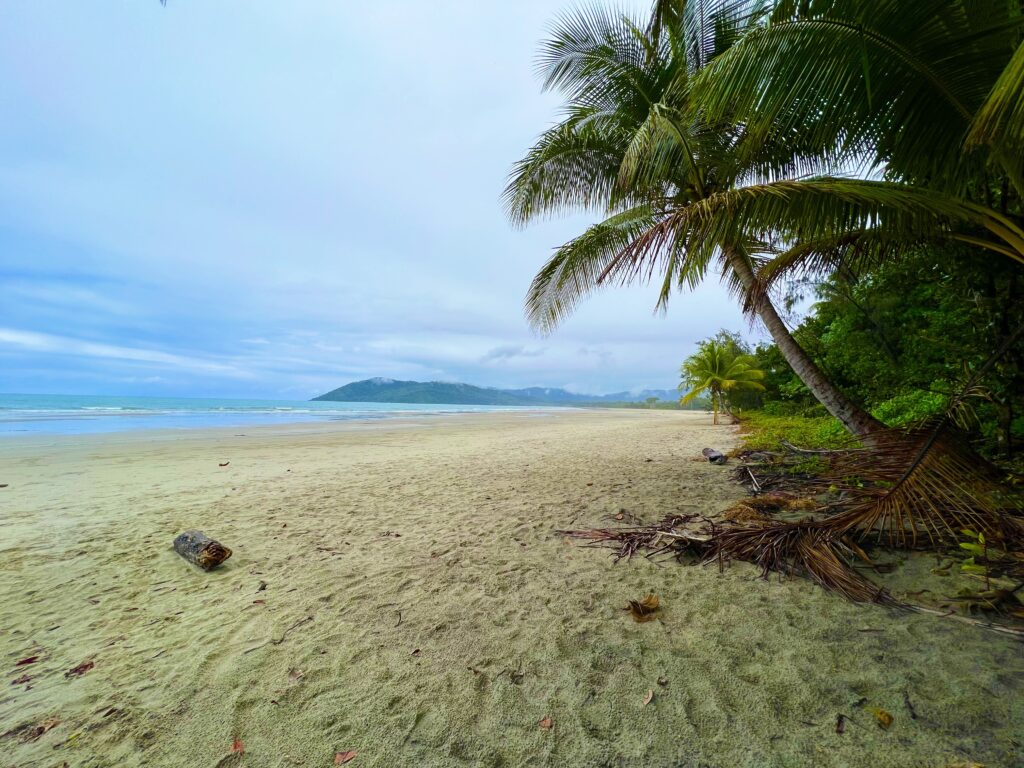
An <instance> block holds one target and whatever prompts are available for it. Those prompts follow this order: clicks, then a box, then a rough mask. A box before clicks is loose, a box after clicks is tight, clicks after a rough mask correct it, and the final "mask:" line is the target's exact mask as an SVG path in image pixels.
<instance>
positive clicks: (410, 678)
mask: <svg viewBox="0 0 1024 768" xmlns="http://www.w3.org/2000/svg"><path fill="white" fill-rule="evenodd" d="M243 433H244V434H243ZM735 440H736V436H735V434H734V428H731V427H713V426H711V419H710V416H705V415H703V414H691V413H683V412H666V411H638V410H630V411H625V410H623V411H597V410H595V411H579V412H571V411H564V412H547V413H514V414H507V413H506V414H483V415H466V416H445V417H434V418H419V419H408V420H396V421H391V422H375V423H370V422H355V423H348V424H344V425H330V424H327V425H321V426H315V427H312V426H308V425H306V426H303V427H302V428H286V427H275V428H256V429H253V428H249V429H245V430H230V429H228V430H216V431H196V432H188V433H184V432H181V433H179V432H158V433H140V434H130V435H95V436H81V437H75V438H43V437H39V438H33V439H11V440H6V441H4V442H2V443H0V484H6V487H3V488H0V664H2V665H3V669H4V673H5V675H6V679H5V681H4V685H3V688H2V692H0V733H3V734H5V735H4V736H2V737H0V765H2V766H5V767H6V766H17V768H28V767H29V766H45V767H46V768H52V767H53V766H61V765H67V766H89V768H99V767H100V766H111V767H112V766H143V765H144V766H209V767H211V768H212V767H213V766H222V767H223V766H234V765H237V766H329V765H333V764H335V756H336V754H338V753H345V752H348V751H350V750H352V751H355V752H357V753H358V754H357V756H356V757H355V758H354V759H353V760H352V761H351V763H350V764H351V765H352V766H355V767H356V768H362V767H363V766H367V767H369V766H388V767H389V768H394V767H396V766H521V765H529V766H581V767H582V766H650V767H657V766H708V767H718V766H722V767H723V768H725V767H731V766H758V767H764V766H787V767H790V766H793V767H796V766H819V767H820V766H836V767H838V766H850V767H853V768H859V767H861V766H864V767H865V768H866V767H867V766H871V767H872V768H884V767H885V766H894V767H895V766H900V767H906V766H922V767H928V768H931V767H932V766H934V767H935V768H947V767H948V766H952V765H956V764H970V763H972V762H975V763H980V764H982V765H985V766H988V767H989V768H994V767H995V766H1013V765H1020V764H1024V747H1022V746H1021V743H1022V742H1024V736H1022V734H1024V696H1022V695H1021V691H1022V690H1024V655H1022V647H1024V646H1022V645H1021V644H1020V643H1018V642H1016V641H1014V640H1013V639H1011V638H1007V637H1001V636H998V635H995V634H993V633H991V632H986V631H984V630H981V629H978V628H975V627H970V626H965V625H963V624H959V623H956V622H952V621H945V620H942V619H940V618H937V617H932V616H924V615H904V614H899V613H896V612H894V611H892V610H890V609H885V608H881V607H877V606H865V605H852V604H850V603H847V602H844V601H843V600H842V599H840V598H838V597H836V596H834V595H831V594H828V593H826V592H824V591H823V590H821V589H819V588H817V587H815V586H813V585H811V584H810V583H808V582H805V581H802V580H793V579H791V580H786V581H779V580H776V579H772V580H770V581H768V580H764V579H761V578H760V577H759V574H758V572H757V571H756V570H755V569H754V568H752V567H750V566H746V565H742V564H741V565H735V566H733V567H731V568H729V569H728V570H726V571H725V572H724V573H719V571H718V569H717V568H714V567H683V566H680V565H677V564H676V563H674V562H673V561H658V562H652V561H650V560H647V559H644V558H635V559H634V560H632V561H629V562H622V563H619V564H618V565H615V566H613V564H612V560H611V557H610V556H609V554H608V552H607V551H606V550H601V549H593V548H586V547H583V546H581V545H580V544H579V543H578V542H573V541H569V540H566V539H565V538H563V537H561V536H559V535H557V534H556V533H555V531H556V530H557V529H562V528H568V527H576V528H585V527H592V526H600V525H609V524H613V523H614V520H613V519H612V518H613V517H614V516H615V515H617V514H619V513H620V512H622V513H623V514H625V515H633V516H635V517H636V518H638V519H640V520H642V521H644V522H653V521H655V520H657V519H659V518H661V517H662V516H664V515H665V514H668V513H671V512H674V511H691V512H692V511H699V512H703V513H707V514H714V513H716V512H718V511H720V510H722V509H723V508H725V507H727V506H728V505H729V504H730V503H732V502H733V501H735V500H736V499H738V498H739V497H740V496H741V495H742V491H741V489H740V488H739V487H737V486H735V485H734V484H732V483H731V482H730V480H729V479H728V468H727V467H726V468H723V467H715V466H711V465H709V464H707V463H705V462H702V461H695V460H694V457H695V456H698V454H699V451H700V449H701V448H703V447H705V446H708V445H711V446H714V447H717V448H721V449H723V450H725V449H728V448H730V447H731V446H732V445H733V444H734V443H735ZM225 462H227V465H226V466H220V465H221V464H223V463H225ZM188 528H198V529H201V530H203V531H205V532H207V533H208V534H210V535H211V536H214V537H216V538H218V539H219V540H221V541H223V542H224V543H226V544H227V545H228V546H230V547H231V548H232V549H233V550H234V555H233V557H232V558H231V559H230V560H228V561H227V563H226V564H225V565H224V566H223V567H222V568H220V569H219V570H216V571H213V572H211V573H203V572H201V571H199V570H197V569H195V568H193V567H192V566H190V565H189V564H188V563H186V562H185V561H184V560H183V559H181V558H180V557H179V556H177V555H176V554H175V553H174V551H173V550H172V548H171V541H172V539H173V538H174V536H175V534H177V533H179V532H180V531H182V530H185V529H188ZM649 592H654V593H656V594H657V595H658V596H659V597H660V599H661V601H662V606H663V610H662V611H661V612H660V615H659V618H658V619H657V620H656V621H652V622H649V623H643V624H638V623H635V622H634V621H632V620H631V619H630V615H629V613H628V612H626V611H624V610H623V607H624V606H625V605H626V601H627V600H629V599H634V598H640V597H643V596H644V595H646V594H647V593H649ZM32 657H38V658H37V659H36V660H35V661H34V662H31V663H25V664H20V665H19V664H18V662H19V661H21V660H25V659H31V658H32ZM90 663H91V664H92V666H91V667H89V666H88V665H89V664H90ZM80 665H84V666H80ZM75 668H78V672H70V670H73V669H75ZM650 692H652V693H653V695H652V693H650ZM908 702H909V703H908ZM872 706H874V707H880V708H883V709H885V710H886V711H888V712H890V713H891V714H892V716H893V718H894V720H893V723H892V725H891V727H890V728H889V729H887V730H885V729H882V728H880V727H879V726H878V725H877V723H876V721H875V718H874V717H873V716H872V715H871V714H870V712H869V711H868V709H869V708H870V707H872ZM911 707H912V709H911ZM839 714H844V715H845V716H846V717H847V718H848V720H847V721H846V724H845V728H844V732H843V733H841V734H840V733H837V729H836V721H837V716H838V715H839ZM33 728H35V729H36V730H35V731H33V730H32V729H33ZM40 731H42V732H40ZM236 739H237V740H238V742H239V743H240V744H241V745H242V746H243V747H244V752H240V751H235V752H232V751H231V750H232V745H233V743H235V740H236Z"/></svg>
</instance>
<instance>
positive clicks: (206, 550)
mask: <svg viewBox="0 0 1024 768" xmlns="http://www.w3.org/2000/svg"><path fill="white" fill-rule="evenodd" d="M174 551H175V552H177V553H178V554H179V555H181V556H182V557H184V558H185V559H186V560H188V561H189V562H190V563H192V564H193V565H197V566H199V567H200V568H202V569H203V570H204V571H209V570H211V569H213V568H216V567H217V566H218V565H220V564H221V563H223V562H224V561H225V560H227V559H228V558H229V557H231V550H230V549H228V548H227V547H225V546H224V545H223V544H221V543H220V542H219V541H216V540H214V539H211V538H210V537H209V536H207V535H206V534H205V533H203V532H202V531H185V532H184V533H179V534H178V535H177V537H175V539H174Z"/></svg>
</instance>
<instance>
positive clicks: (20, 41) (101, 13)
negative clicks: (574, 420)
mask: <svg viewBox="0 0 1024 768" xmlns="http://www.w3.org/2000/svg"><path fill="white" fill-rule="evenodd" d="M620 5H621V4H620ZM647 6H648V3H647V2H645V1H644V2H640V1H639V0H637V1H636V2H633V3H632V5H630V4H628V3H627V4H626V5H625V6H624V7H633V8H636V9H637V11H638V12H643V11H644V10H645V9H646V8H647ZM571 7H572V6H571V4H570V3H563V2H552V1H551V0H548V1H547V2H543V1H541V0H537V1H531V0H517V2H515V3H480V2H470V1H469V0H466V1H465V2H459V1H457V0H437V1H436V2H430V3H424V2H414V1H413V0H377V1H375V2H366V1H365V0H364V1H363V2H356V1H355V0H295V2H287V3H282V2H272V1H271V0H245V1H243V0H232V1H229V0H168V3H167V5H166V7H165V6H161V4H160V3H159V2H158V1H157V0H151V1H147V0H131V1H130V2H129V1H128V0H90V2H88V3H84V2H77V1H76V0H64V1H63V2H60V1H59V0H5V2H3V3H2V4H0V109H2V111H3V114H4V115H5V116H6V118H7V119H5V120H3V121H0V288H2V292H0V392H23V393H67V394H120V395H155V396H205V397H267V398H285V399H304V398H308V397H312V396H314V395H316V394H319V393H322V392H325V391H327V390H330V389H333V388H335V387H337V386H340V385H342V384H345V383H347V382H349V381H354V380H358V379H364V378H369V377H372V376H384V377H390V378H398V379H415V380H420V381H423V380H443V381H465V382H469V383H472V384H477V385H482V386H498V387H520V386H552V387H565V388H568V389H571V390H573V391H577V392H583V393H593V394H598V393H606V392H615V391H621V390H634V391H635V390H638V389H642V388H657V389H663V388H672V387H674V386H675V385H676V384H677V383H678V380H679V373H678V371H679V366H680V364H681V362H682V360H683V359H684V358H685V357H686V356H687V355H688V354H690V353H691V352H692V351H693V349H694V345H695V342H696V341H698V340H700V339H702V338H704V337H706V336H709V335H711V334H713V333H714V332H716V331H717V330H718V329H719V328H723V327H724V328H729V329H732V330H737V331H741V332H743V333H745V334H747V335H749V336H751V337H757V336H758V333H757V330H756V329H752V328H751V326H750V325H749V323H748V322H747V321H746V320H745V319H744V318H743V317H742V316H741V314H740V312H739V310H738V309H737V307H736V304H735V302H734V301H733V300H732V299H730V298H729V297H728V295H727V294H726V292H725V290H724V288H722V287H721V286H720V285H718V284H717V283H715V281H713V280H712V281H710V282H709V284H708V285H706V286H703V287H702V288H701V289H699V290H698V291H696V292H693V293H688V294H683V295H676V296H674V297H673V299H672V300H671V302H670V305H669V308H668V312H667V313H666V314H664V315H659V314H655V312H654V302H655V298H656V286H652V285H647V286H636V287H631V288H627V289H623V288H619V287H614V288H609V289H607V290H606V291H603V292H601V293H600V294H599V295H596V296H595V297H593V298H592V299H590V300H589V301H588V302H586V304H585V305H584V306H582V307H581V308H580V309H579V310H578V311H577V313H576V314H575V315H574V316H573V317H571V318H570V319H569V320H568V321H566V322H565V323H564V324H563V325H562V326H561V327H560V328H559V329H558V330H556V331H555V332H554V333H553V334H551V335H549V336H546V337H542V336H539V335H537V334H536V333H534V332H533V331H531V329H530V328H529V326H528V324H527V322H526V320H525V318H524V315H523V311H522V303H523V297H524V295H525V293H526V290H527V287H528V286H529V283H530V280H531V278H532V277H533V275H534V273H535V272H536V270H537V269H538V268H539V267H540V265H541V264H542V263H543V262H544V261H545V260H546V259H547V258H548V257H549V255H550V254H551V252H552V250H553V248H555V247H557V246H558V245H559V244H561V243H563V242H565V241H566V240H568V239H570V238H571V237H573V236H574V235H575V234H577V233H579V232H580V231H582V229H583V228H585V227H586V226H587V225H588V224H589V223H590V222H591V221H592V220H593V217H592V216H589V215H582V214H574V215H570V216H567V217H563V218H558V219H554V220H551V221H545V222H541V223H538V224H534V225H531V226H530V227H528V228H526V229H518V228H515V227H513V226H511V225H510V224H509V222H508V220H507V218H506V216H505V213H504V211H503V209H502V205H501V192H502V189H503V187H504V185H505V180H506V178H507V175H508V172H509V169H510V167H511V166H512V164H513V163H514V162H515V161H516V160H517V159H519V158H520V157H521V156H522V155H523V154H524V153H525V151H526V150H527V148H528V147H529V146H530V144H531V143H532V141H533V140H534V139H535V138H536V137H537V135H538V134H539V133H540V132H541V131H542V130H544V129H545V128H546V127H548V126H549V125H551V124H552V123H553V122H555V121H556V120H557V118H558V115H559V98H558V96H557V94H551V93H543V92H542V90H541V85H540V81H539V80H538V78H537V76H536V74H535V71H534V62H535V58H536V54H537V51H538V46H539V43H540V41H541V40H542V39H543V37H544V35H545V32H546V30H547V29H548V28H549V26H550V23H551V22H552V21H553V20H554V18H555V17H556V15H557V14H558V12H559V11H560V10H563V11H564V10H567V9H569V8H571Z"/></svg>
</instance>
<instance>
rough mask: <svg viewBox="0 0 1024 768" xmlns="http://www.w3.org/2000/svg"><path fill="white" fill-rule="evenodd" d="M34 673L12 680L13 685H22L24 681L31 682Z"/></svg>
mask: <svg viewBox="0 0 1024 768" xmlns="http://www.w3.org/2000/svg"><path fill="white" fill-rule="evenodd" d="M31 682H32V675H22V676H21V677H16V678H14V679H13V680H11V685H22V684H23V683H31Z"/></svg>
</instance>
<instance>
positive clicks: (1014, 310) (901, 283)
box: [733, 247, 1024, 455]
mask: <svg viewBox="0 0 1024 768" xmlns="http://www.w3.org/2000/svg"><path fill="white" fill-rule="evenodd" d="M801 288H802V290H803V291H804V292H807V291H808V290H809V291H810V292H811V293H812V295H813V297H814V298H816V302H815V303H814V304H813V305H812V307H811V311H810V313H809V314H808V315H807V317H806V318H805V319H804V320H803V321H802V322H801V323H800V324H799V326H798V327H797V328H796V330H795V331H794V336H795V337H796V338H797V340H798V341H799V342H800V344H801V345H802V346H803V347H804V348H805V349H807V350H808V352H810V354H811V356H812V357H813V358H814V359H815V361H816V362H817V363H818V365H819V366H821V368H822V369H823V370H824V371H825V372H826V373H827V374H828V376H829V377H830V378H831V379H832V380H833V381H834V382H836V383H837V384H838V385H839V386H841V387H843V388H844V389H845V390H846V391H847V392H848V393H849V394H850V395H851V396H852V397H854V398H855V399H856V400H858V401H859V402H861V403H862V404H864V405H865V406H866V407H868V408H869V409H870V410H871V412H872V413H873V415H874V416H875V417H876V418H878V419H880V420H881V421H883V422H885V423H886V424H889V425H890V426H906V425H908V424H911V423H914V422H917V421H919V420H921V419H924V418H927V417H929V416H933V415H937V414H940V413H942V412H943V411H944V410H945V409H946V407H947V405H948V403H949V399H950V396H951V395H953V394H954V393H956V392H958V391H959V390H960V389H961V388H962V387H963V386H964V384H965V382H966V381H967V379H968V377H969V376H970V375H971V373H972V372H973V371H976V370H978V369H979V368H980V367H981V366H982V365H984V363H985V362H986V361H987V360H988V359H989V358H990V357H992V356H997V359H998V362H996V363H995V364H994V365H993V366H992V368H991V370H990V371H989V372H988V373H987V374H986V375H984V376H982V378H981V380H980V382H979V385H980V386H978V387H977V388H975V390H973V392H972V397H971V398H970V399H969V400H968V402H969V404H970V406H971V411H972V413H973V416H974V418H973V419H972V420H971V422H972V423H968V424H967V426H968V428H969V431H970V432H971V433H972V434H973V435H974V436H975V437H976V438H978V439H979V441H980V442H981V444H982V447H983V448H984V449H985V450H986V451H987V452H988V453H996V454H1001V455H1012V454H1013V453H1014V452H1019V451H1020V450H1021V447H1022V446H1024V344H1021V343H1015V344H1010V345H1009V346H1008V347H1007V348H1006V349H1002V347H1003V345H1004V344H1005V342H1006V341H1007V340H1008V339H1009V337H1010V336H1011V335H1012V334H1013V333H1014V331H1016V330H1017V329H1018V328H1019V327H1020V326H1021V325H1022V324H1024V273H1022V271H1021V270H1020V269H1018V268H1016V267H1015V265H1013V264H1011V263H1009V262H1006V261H1001V260H998V259H979V258H977V256H976V254H972V253H970V252H968V251H963V250H960V249H956V248H945V249H943V248H936V247H927V248H925V247H922V248H920V249H918V250H917V251H916V252H915V253H913V254H911V255H909V256H907V257H905V258H904V259H902V260H901V261H900V262H898V263H882V264H879V265H876V266H875V267H874V268H872V269H870V270H866V271H864V272H863V273H862V274H860V275H855V274H853V273H850V272H845V273H837V274H835V275H833V276H831V277H830V278H829V279H827V280H826V281H824V282H822V283H820V284H817V285H803V286H797V287H796V289H797V290H798V291H799V289H801ZM792 298H794V299H797V298H799V293H797V294H796V295H794V296H793V297H792ZM739 343H740V344H741V345H742V342H741V341H740V342H739ZM745 351H749V352H751V353H752V354H753V356H754V358H755V360H756V361H757V367H758V368H760V369H762V370H763V371H764V372H765V377H764V379H763V380H762V384H764V387H765V391H764V392H763V393H753V394H751V393H744V395H743V398H744V399H743V400H742V401H740V400H737V399H736V398H735V397H734V402H733V404H734V406H737V405H738V406H739V407H740V408H746V409H750V408H758V407H763V408H764V410H765V412H766V413H769V414H776V415H798V414H799V415H808V416H817V415H824V412H823V410H822V409H821V408H820V406H818V405H817V403H816V401H815V400H814V398H813V397H812V396H811V394H810V392H809V391H808V390H807V388H806V387H804V386H803V384H802V382H801V381H800V379H799V378H798V377H797V376H796V375H795V374H794V373H793V372H792V370H790V368H789V367H788V366H787V365H786V362H785V360H784V359H783V357H782V355H781V354H780V353H779V351H778V349H777V348H776V347H775V346H774V345H772V344H767V345H761V346H759V347H757V348H756V349H754V350H749V349H746V350H745Z"/></svg>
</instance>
